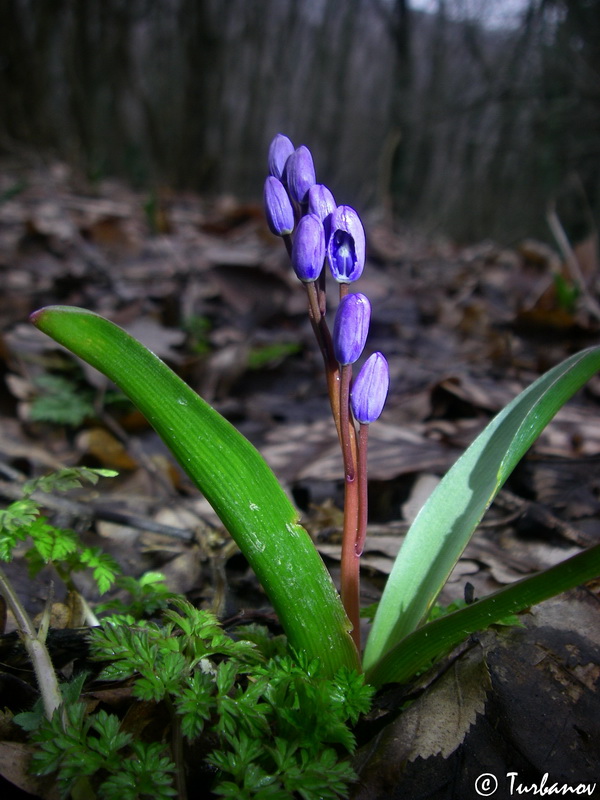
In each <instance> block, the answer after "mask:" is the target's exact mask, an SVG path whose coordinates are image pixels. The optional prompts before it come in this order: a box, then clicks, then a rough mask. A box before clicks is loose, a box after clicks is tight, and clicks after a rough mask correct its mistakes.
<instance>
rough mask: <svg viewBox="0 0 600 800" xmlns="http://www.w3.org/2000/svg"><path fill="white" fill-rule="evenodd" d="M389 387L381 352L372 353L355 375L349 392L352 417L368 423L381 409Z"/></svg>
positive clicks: (385, 363)
mask: <svg viewBox="0 0 600 800" xmlns="http://www.w3.org/2000/svg"><path fill="white" fill-rule="evenodd" d="M389 388H390V370H389V367H388V363H387V361H386V360H385V357H384V356H383V355H382V354H381V353H373V355H372V356H369V358H368V359H367V360H366V361H365V363H364V364H363V367H362V369H361V371H360V372H359V373H358V375H357V376H356V379H355V380H354V382H353V384H352V391H351V392H350V405H351V407H352V413H353V414H354V419H355V420H356V421H357V422H360V423H361V424H363V425H368V424H369V423H371V422H375V420H376V419H377V418H378V417H379V415H380V414H381V412H382V411H383V406H384V405H385V400H386V397H387V393H388V390H389Z"/></svg>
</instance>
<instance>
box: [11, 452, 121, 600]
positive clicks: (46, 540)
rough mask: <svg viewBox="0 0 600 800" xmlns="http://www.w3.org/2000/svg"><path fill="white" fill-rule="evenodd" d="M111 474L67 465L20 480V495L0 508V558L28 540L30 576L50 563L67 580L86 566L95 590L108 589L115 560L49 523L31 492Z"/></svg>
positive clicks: (77, 484) (58, 488)
mask: <svg viewBox="0 0 600 800" xmlns="http://www.w3.org/2000/svg"><path fill="white" fill-rule="evenodd" d="M114 475H116V472H113V471H112V470H105V469H88V468H87V467H69V468H66V469H62V470H58V471H57V472H53V473H51V474H50V475H44V476H42V477H40V478H35V479H33V480H30V481H27V482H26V483H24V484H23V486H22V493H23V498H22V499H20V500H15V501H14V502H13V503H11V504H10V505H9V506H8V507H7V508H5V509H2V510H0V560H2V561H11V560H12V558H13V555H14V550H15V548H16V546H17V544H18V543H19V542H26V541H30V546H29V547H28V549H27V550H26V552H25V558H26V559H27V563H28V566H29V572H30V575H31V576H32V577H34V576H35V575H37V574H38V572H39V571H40V570H41V569H42V568H43V567H44V566H45V565H46V564H50V563H52V564H54V566H55V567H56V570H57V572H58V573H59V575H60V576H61V577H62V578H63V580H65V581H67V582H68V581H69V580H70V576H71V575H72V574H73V573H74V572H78V571H81V570H86V569H89V570H91V571H92V575H93V577H94V580H95V581H96V585H97V587H98V591H99V592H100V593H104V592H106V591H108V589H109V588H110V587H111V586H112V584H113V583H114V581H115V577H116V575H117V574H118V572H119V571H120V569H119V565H118V564H117V562H116V561H115V560H114V559H113V558H112V556H109V555H108V554H107V553H104V552H102V550H101V549H100V548H97V547H86V546H84V545H83V543H82V542H81V539H80V538H79V536H78V535H77V533H75V531H72V530H70V529H66V528H60V527H56V526H55V525H52V524H50V523H49V522H48V519H47V517H45V516H44V515H43V513H42V509H43V501H41V500H36V499H34V498H33V496H32V495H33V494H34V493H35V492H41V493H46V494H49V493H51V492H68V491H70V490H71V489H75V488H79V487H81V486H82V484H83V483H84V482H86V483H92V484H95V483H97V482H98V480H99V478H101V477H112V476H114Z"/></svg>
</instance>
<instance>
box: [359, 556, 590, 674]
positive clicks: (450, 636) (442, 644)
mask: <svg viewBox="0 0 600 800" xmlns="http://www.w3.org/2000/svg"><path fill="white" fill-rule="evenodd" d="M598 575H600V545H595V546H594V547H591V548H590V549H589V550H584V551H583V552H582V553H578V554H577V555H576V556H572V557H571V558H568V559H566V560H565V561H563V562H561V563H560V564H557V565H556V566H554V567H550V569H547V570H545V571H544V572H540V573H538V574H537V575H532V576H530V577H527V578H522V579H521V580H520V581H516V582H515V583H511V584H510V585H509V586H506V587H505V588H504V589H501V590H500V591H498V592H495V593H494V594H491V595H489V596H488V597H484V598H482V599H481V600H477V601H476V602H475V603H472V604H471V605H469V606H466V607H465V608H461V609H459V610H458V611H454V612H453V613H452V614H448V615H447V616H445V617H439V618H438V619H436V620H434V621H433V622H429V623H427V625H423V626H422V627H421V628H417V630H416V631H413V632H412V633H411V634H409V635H408V636H406V638H404V639H402V641H401V642H400V643H399V644H397V645H396V646H395V647H393V648H392V649H391V650H390V651H389V652H388V653H387V654H386V655H385V656H384V657H383V658H382V659H381V660H380V661H378V662H377V663H376V664H375V666H374V667H373V668H372V669H371V670H370V671H368V672H367V674H366V679H367V681H368V682H369V683H371V684H374V685H376V686H380V685H383V684H384V683H394V682H398V683H406V682H407V681H409V680H410V679H411V678H412V677H413V676H414V675H415V674H416V673H417V672H418V671H419V670H421V669H423V668H424V667H426V666H427V665H428V664H429V663H430V662H431V661H433V660H434V659H436V658H438V657H439V656H440V655H443V654H444V653H446V652H447V651H448V650H450V649H451V648H452V647H454V646H455V645H457V644H459V643H460V642H461V641H463V639H465V638H466V637H467V636H468V635H469V634H470V633H474V632H475V631H479V630H484V629H485V628H488V627H489V626H490V625H493V624H494V623H496V622H497V621H498V620H501V619H502V618H503V617H506V616H507V615H509V614H516V613H518V612H519V611H523V610H525V609H526V608H529V607H530V606H533V605H536V604H537V603H541V602H542V601H543V600H548V599H549V598H550V597H554V596H555V595H557V594H560V593H561V592H565V591H567V589H572V588H573V587H575V586H579V585H580V584H582V583H585V582H586V581H589V580H592V579H594V578H595V577H597V576H598Z"/></svg>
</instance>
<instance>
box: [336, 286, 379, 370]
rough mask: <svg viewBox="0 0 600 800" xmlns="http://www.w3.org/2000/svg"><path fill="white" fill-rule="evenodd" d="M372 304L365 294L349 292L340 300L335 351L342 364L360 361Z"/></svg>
mask: <svg viewBox="0 0 600 800" xmlns="http://www.w3.org/2000/svg"><path fill="white" fill-rule="evenodd" d="M370 321H371V304H370V303H369V300H368V298H367V297H365V295H364V294H360V293H357V294H347V295H346V296H345V297H343V298H342V300H341V301H340V304H339V306H338V307H337V311H336V314H335V321H334V323H333V352H334V354H335V357H336V359H337V361H338V362H339V363H340V364H342V365H345V364H353V363H354V362H355V361H358V359H359V358H360V354H361V353H362V351H363V350H364V348H365V342H366V341H367V334H368V333H369V322H370Z"/></svg>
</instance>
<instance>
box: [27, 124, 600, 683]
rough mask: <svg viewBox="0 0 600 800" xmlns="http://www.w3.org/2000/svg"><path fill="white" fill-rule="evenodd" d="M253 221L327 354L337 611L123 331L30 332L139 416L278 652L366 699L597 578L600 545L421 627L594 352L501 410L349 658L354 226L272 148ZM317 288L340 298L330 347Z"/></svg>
mask: <svg viewBox="0 0 600 800" xmlns="http://www.w3.org/2000/svg"><path fill="white" fill-rule="evenodd" d="M269 169H270V176H269V177H268V178H267V180H266V183H265V188H264V198H265V208H266V215H267V220H268V223H269V226H270V228H271V230H272V231H273V233H275V234H277V235H278V236H281V237H282V239H283V241H284V243H285V246H286V248H287V252H288V253H289V255H290V258H291V263H292V266H293V268H294V270H295V272H296V274H297V276H298V278H299V279H300V280H301V281H302V282H303V283H304V285H305V289H306V294H307V305H308V314H309V316H310V321H311V323H312V326H313V329H314V332H315V335H316V339H317V342H318V346H319V348H320V350H321V353H322V355H323V361H324V364H325V375H326V379H327V387H328V392H329V399H330V403H331V408H332V412H333V418H334V421H335V425H336V428H337V432H338V437H339V440H340V444H341V448H342V453H343V461H344V476H345V486H346V493H345V522H344V533H343V545H342V579H341V583H342V599H343V605H342V602H341V601H340V598H339V596H338V594H337V591H336V590H335V588H334V586H333V583H332V581H331V578H330V576H329V574H328V572H327V570H326V569H325V566H324V564H323V562H322V560H321V558H320V556H319V554H318V553H317V550H316V549H315V547H314V545H313V543H312V541H311V539H310V537H309V536H308V534H307V532H306V531H305V530H304V528H302V527H301V526H300V525H299V522H298V514H297V512H296V510H295V509H294V507H293V506H292V505H291V503H290V501H289V500H288V498H287V496H286V494H285V492H284V491H283V489H282V488H281V486H280V485H279V483H278V482H277V480H276V478H275V476H274V475H273V473H272V472H271V470H270V469H269V467H268V466H267V465H266V463H265V461H264V460H263V459H262V457H261V456H260V454H259V453H258V452H257V451H256V450H255V449H254V447H252V445H250V443H249V442H248V441H246V439H244V437H243V436H241V435H240V434H239V433H238V432H237V431H236V430H235V429H234V428H233V427H232V426H231V425H230V424H229V423H228V422H227V421H226V420H225V419H223V417H221V416H220V415H219V414H218V413H217V412H216V411H215V410H214V409H212V408H211V407H210V406H209V405H207V404H206V403H205V402H204V401H203V400H202V399H201V398H200V397H198V395H197V394H195V392H193V391H192V390H191V389H190V388H189V387H188V386H187V385H186V384H185V383H183V382H182V381H181V380H180V379H179V378H178V377H177V376H176V375H175V374H174V373H173V372H172V371H171V370H170V369H169V368H168V367H167V366H166V365H165V364H164V363H162V362H161V361H160V360H159V359H158V358H157V357H156V356H154V355H153V354H152V353H150V352H149V351H148V350H147V349H146V348H144V347H143V346H142V345H141V344H140V343H139V342H137V341H136V340H134V339H133V338H131V337H130V336H129V335H128V334H127V333H125V331H123V330H122V329H120V328H119V327H117V326H116V325H114V324H113V323H111V322H109V321H108V320H106V319H103V318H102V317H100V316H98V315H97V314H93V313H91V312H89V311H85V310H82V309H78V308H68V307H61V306H55V307H48V308H44V309H41V310H40V311H37V312H35V313H34V314H33V315H32V321H33V323H34V324H35V325H36V326H37V327H38V328H39V329H40V330H42V331H44V332H45V333H47V334H48V335H49V336H51V337H53V338H54V339H55V340H56V341H57V342H59V343H61V344H62V345H64V346H65V347H67V348H69V349H70V350H72V351H73V352H74V353H75V354H77V355H78V356H80V357H81V358H83V359H84V360H85V361H87V362H88V363H90V364H91V365H92V366H94V367H96V368H97V369H99V370H101V371H102V372H104V373H105V374H106V375H107V376H108V377H109V378H110V379H111V380H113V381H114V382H115V383H116V384H117V385H118V386H119V387H120V388H121V389H122V391H123V392H125V394H127V395H128V396H129V397H130V398H131V400H132V401H133V402H134V403H135V404H136V405H137V406H138V408H139V409H140V410H141V411H142V413H143V414H145V416H146V417H147V419H148V420H149V421H150V422H151V424H152V425H153V426H154V428H155V429H156V430H157V431H158V433H159V434H160V436H161V437H162V438H163V439H164V441H165V442H166V444H167V445H168V446H169V447H170V449H171V451H172V452H173V454H174V456H175V458H176V459H177V460H178V461H179V463H180V464H181V466H182V467H183V468H184V469H185V471H186V472H187V474H188V475H189V476H190V478H191V479H192V480H193V481H194V482H195V484H196V485H197V486H198V488H199V489H200V490H201V491H202V492H203V493H204V495H205V496H206V498H207V499H208V500H209V501H210V503H211V504H212V505H213V507H214V509H215V510H216V512H217V514H218V515H219V516H220V518H221V520H222V521H223V524H224V525H225V527H226V528H227V529H228V530H229V532H230V533H231V535H232V536H233V538H234V539H235V541H236V542H237V544H238V545H239V547H240V549H241V550H242V552H243V553H244V555H245V556H246V558H247V559H248V561H249V563H250V565H251V567H252V568H253V569H254V571H255V573H256V575H257V577H258V579H259V580H260V581H261V583H262V584H263V586H264V588H265V590H266V592H267V594H268V596H269V597H270V599H271V602H272V604H273V606H274V608H275V610H276V612H277V614H278V616H279V619H280V621H281V624H282V625H283V628H284V630H285V632H286V634H287V639H288V643H289V646H290V651H291V652H292V653H294V652H295V653H303V657H304V658H309V659H312V658H316V659H318V660H319V662H320V664H321V669H322V670H323V674H325V675H329V676H333V675H334V674H335V673H336V671H337V670H339V669H340V668H342V667H346V668H350V669H356V670H360V669H363V670H364V672H365V675H366V678H367V680H368V681H369V682H370V683H371V684H373V685H375V686H379V685H381V684H384V683H387V682H390V681H407V680H408V679H410V678H411V676H413V675H414V674H415V673H416V672H417V671H418V670H420V669H422V668H423V667H424V666H425V665H427V664H428V663H430V662H431V660H432V659H435V658H436V657H439V656H440V655H441V654H443V653H445V652H447V651H448V649H449V648H451V647H452V646H453V645H455V644H458V643H459V642H460V641H461V640H462V639H464V638H465V637H466V636H467V635H468V634H469V633H470V632H473V631H475V630H478V629H481V628H485V627H487V626H488V625H490V624H493V623H494V622H495V621H497V620H499V619H501V618H503V617H505V616H506V615H509V614H512V613H515V612H518V611H520V610H522V609H524V608H527V607H529V606H531V605H533V604H535V603H538V602H540V601H542V600H544V599H546V598H548V597H551V596H553V595H555V594H558V593H559V592H562V591H564V590H565V589H568V588H570V587H572V586H576V585H578V584H580V583H582V582H584V581H586V580H589V579H591V578H594V577H595V576H597V575H598V574H599V573H600V546H596V547H593V548H591V549H589V550H587V551H586V552H583V553H580V554H578V555H576V556H574V557H573V558H570V559H569V560H567V561H565V562H563V563H562V564H559V565H558V566H555V567H553V568H552V569H550V570H547V571H546V572H544V573H541V574H538V575H534V576H532V577H528V578H525V579H523V580H522V581H519V582H518V583H515V584H512V585H510V586H508V587H507V588H505V589H503V590H501V591H499V592H497V593H496V594H493V595H491V596H489V597H486V598H483V599H480V600H477V601H476V602H474V603H472V604H471V605H469V606H467V607H466V608H463V609H460V610H458V611H455V612H453V613H452V614H449V615H447V616H444V617H441V618H438V619H436V620H434V621H432V622H426V620H427V618H428V614H429V611H430V610H431V608H432V605H433V603H434V601H435V599H436V597H437V596H438V594H439V592H440V590H441V588H442V586H443V584H444V582H445V581H446V579H447V577H448V575H449V574H450V572H451V570H452V568H453V566H454V565H455V563H456V561H457V560H458V558H459V557H460V555H461V553H462V551H463V549H464V547H465V546H466V544H467V542H468V540H469V538H470V536H471V535H472V533H473V532H474V530H475V528H476V527H477V525H478V523H479V521H480V520H481V517H482V515H483V513H484V512H485V510H486V509H487V507H488V506H489V505H490V503H491V502H492V500H493V498H494V496H495V495H496V493H497V492H498V491H499V489H500V487H501V486H502V485H503V484H504V482H505V481H506V479H507V477H508V476H509V474H510V472H511V471H512V469H513V468H514V467H515V465H516V464H517V462H518V461H519V460H520V458H521V457H522V456H523V455H524V453H525V452H526V451H527V449H528V448H529V447H530V446H531V444H532V443H533V442H534V441H535V439H536V438H537V436H538V435H539V434H540V432H541V431H542V430H543V428H544V427H545V426H546V425H547V423H548V422H549V421H550V420H551V419H552V417H553V416H554V415H555V414H556V412H557V411H558V410H559V409H560V408H561V406H562V405H563V404H564V403H565V402H566V401H567V400H568V399H569V398H570V397H571V396H572V395H573V394H574V393H575V392H576V391H577V390H578V389H580V388H581V386H582V385H583V384H584V383H585V382H586V381H587V380H588V379H589V378H590V377H591V376H592V375H593V374H594V373H595V372H596V371H598V370H599V369H600V347H592V348H589V349H587V350H584V351H583V352H581V353H578V354H576V355H573V356H571V357H570V358H568V359H566V361H564V362H563V363H562V364H559V365H558V366H556V367H554V368H553V369H551V370H550V371H549V372H548V373H546V374H545V375H543V376H542V377H540V378H539V379H538V380H537V381H535V383H533V384H532V385H531V386H530V387H529V388H527V389H526V390H525V391H524V392H522V394H520V395H519V396H518V397H517V398H515V399H514V400H513V401H512V402H511V403H509V405H508V406H507V407H506V408H505V409H504V410H503V411H501V412H500V413H499V414H498V415H497V416H496V417H495V418H494V419H493V420H492V421H491V422H490V423H489V425H488V426H487V428H486V429H485V430H484V431H483V432H482V433H481V434H480V435H479V437H478V438H477V439H476V440H475V441H474V442H473V444H472V445H471V446H470V447H469V449H468V450H467V451H466V452H465V454H464V455H463V456H462V457H461V458H460V459H459V460H458V461H457V463H456V464H455V465H454V466H453V467H452V469H451V470H450V471H449V472H448V473H447V475H446V476H445V478H444V479H443V480H442V481H441V483H440V484H439V486H438V487H437V489H436V490H435V492H434V493H433V494H432V496H431V497H430V498H429V500H428V501H427V503H426V504H425V506H424V507H423V509H422V510H421V512H420V514H419V515H418V517H417V519H416V520H415V522H414V523H413V525H412V527H411V529H410V530H409V532H408V534H407V536H406V539H405V541H404V543H403V545H402V548H401V550H400V553H399V555H398V557H397V560H396V563H395V565H394V568H393V571H392V573H391V575H390V577H389V580H388V583H387V586H386V588H385V591H384V593H383V596H382V598H381V601H380V603H379V606H378V609H377V613H376V616H375V619H374V621H373V625H372V628H371V631H370V634H369V636H368V640H367V642H366V647H365V650H364V653H363V654H362V659H361V654H360V645H359V632H358V616H359V583H358V564H359V557H360V553H361V551H362V548H363V542H364V537H365V528H366V517H367V507H366V487H367V474H366V455H367V431H368V426H369V425H370V424H371V423H372V422H374V421H375V420H376V418H377V417H378V416H379V413H380V412H381V410H382V407H383V403H384V401H385V396H386V393H387V389H388V369H387V363H386V361H385V358H384V357H383V355H381V354H380V353H374V354H373V355H371V356H370V358H369V359H367V361H366V362H365V364H364V366H363V367H362V369H361V370H360V372H359V373H358V375H357V376H356V378H355V379H354V380H353V378H352V369H353V364H354V363H355V362H356V360H357V359H358V358H359V357H360V355H361V352H362V350H363V347H364V344H365V340H366V336H367V331H368V326H369V317H370V305H369V301H368V300H367V298H366V297H365V296H364V295H363V294H360V293H355V292H350V284H353V283H354V282H355V281H356V280H358V279H359V278H360V276H361V273H362V271H363V268H364V265H365V235H364V230H363V227H362V224H361V221H360V219H359V216H358V214H357V213H356V211H355V210H354V209H352V208H350V207H348V206H344V205H342V206H336V203H335V201H334V199H333V196H332V194H331V192H330V191H329V189H327V187H325V186H322V185H319V184H317V183H316V177H315V169H314V165H313V159H312V156H311V154H310V151H309V150H308V149H307V148H306V147H299V148H297V149H295V148H294V146H293V145H292V143H291V142H290V140H289V139H288V138H287V137H285V136H282V135H278V136H276V137H275V139H274V141H273V142H272V144H271V148H270V151H269ZM328 273H330V274H331V276H332V277H333V280H334V282H335V283H336V284H337V285H338V287H339V292H338V294H339V298H338V303H337V311H336V313H335V319H334V324H333V334H331V333H330V328H329V326H328V323H327V320H326V314H327V308H326V297H327V293H326V283H327V277H328Z"/></svg>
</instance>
